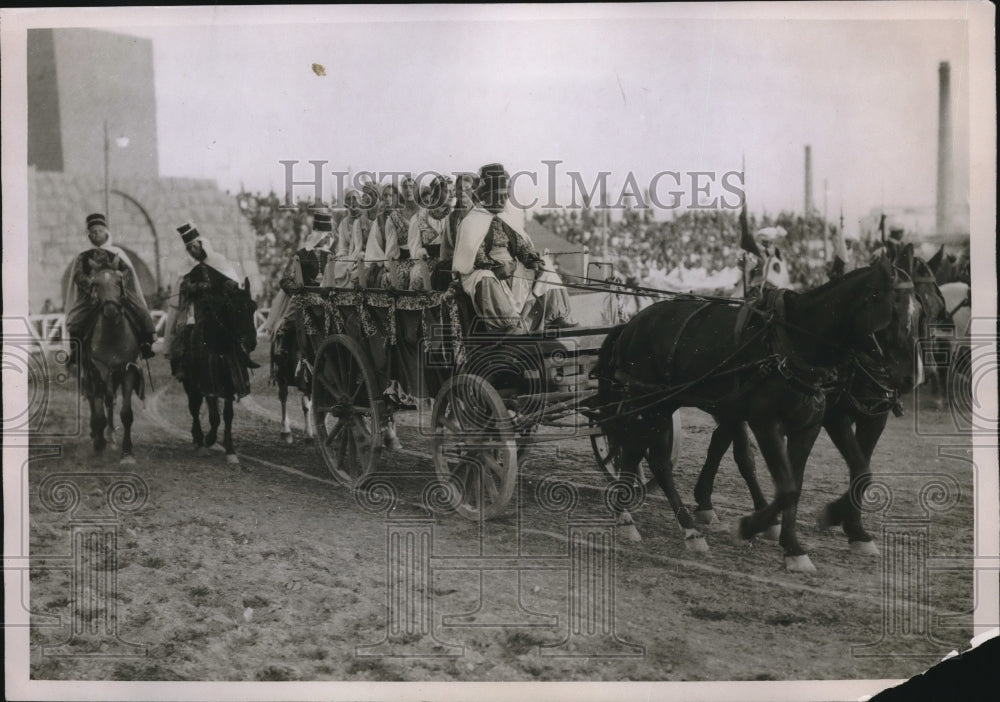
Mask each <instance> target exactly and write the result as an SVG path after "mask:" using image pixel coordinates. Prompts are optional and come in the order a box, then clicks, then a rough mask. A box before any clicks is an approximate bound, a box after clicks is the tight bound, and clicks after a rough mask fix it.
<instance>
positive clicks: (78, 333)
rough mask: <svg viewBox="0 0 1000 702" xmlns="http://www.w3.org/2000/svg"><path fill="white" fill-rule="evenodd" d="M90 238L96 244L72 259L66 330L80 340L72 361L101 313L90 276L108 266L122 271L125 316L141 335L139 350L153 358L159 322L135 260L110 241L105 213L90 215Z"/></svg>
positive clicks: (88, 235) (67, 296) (145, 356)
mask: <svg viewBox="0 0 1000 702" xmlns="http://www.w3.org/2000/svg"><path fill="white" fill-rule="evenodd" d="M87 237H88V238H89V239H90V243H91V244H93V246H92V247H91V248H89V249H87V250H86V251H84V252H83V253H81V254H80V255H78V256H77V257H76V259H75V260H74V261H73V265H72V268H71V270H70V275H69V281H68V283H67V288H66V294H65V307H64V309H65V310H66V331H67V332H68V333H69V336H70V338H71V339H74V340H76V341H77V342H78V343H77V344H73V348H72V350H71V357H70V363H75V362H76V355H77V348H79V347H82V344H83V342H84V340H85V338H86V336H87V335H88V334H89V333H90V330H91V328H92V327H93V324H94V321H95V315H96V313H97V312H98V306H97V305H95V304H94V302H93V301H92V299H91V297H90V285H91V278H92V276H93V275H94V274H95V273H97V271H100V270H103V269H107V268H110V269H112V270H116V271H120V272H121V273H122V282H123V283H124V293H125V294H124V295H123V297H122V307H123V308H124V311H125V317H126V318H127V319H128V321H129V323H130V324H131V325H132V329H133V330H134V331H135V333H136V336H137V337H138V340H139V353H140V354H141V355H142V357H143V358H152V357H153V355H154V354H153V348H152V346H153V341H154V339H155V338H156V323H155V322H154V321H153V318H152V316H150V314H149V309H148V308H147V307H146V300H145V298H144V297H143V295H142V290H141V289H140V288H139V281H138V278H137V276H136V274H135V268H133V266H132V262H131V261H130V260H129V257H128V256H127V255H126V254H125V252H124V251H122V250H121V249H120V248H118V247H117V246H113V245H112V243H111V232H110V231H109V230H108V222H107V219H105V217H104V215H103V214H90V215H87Z"/></svg>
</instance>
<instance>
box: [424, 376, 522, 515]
mask: <svg viewBox="0 0 1000 702" xmlns="http://www.w3.org/2000/svg"><path fill="white" fill-rule="evenodd" d="M431 422H432V425H433V427H434V438H433V440H432V451H433V459H434V469H435V471H436V472H437V475H438V478H439V479H440V480H441V481H442V482H445V483H447V484H449V485H450V486H451V487H450V489H451V491H452V505H453V506H454V508H455V511H456V512H457V513H458V514H459V515H461V516H463V517H465V518H466V519H471V520H480V519H491V518H493V517H496V516H498V515H499V514H501V513H502V512H503V510H504V508H505V507H506V506H507V503H508V502H509V501H510V498H511V497H512V496H513V494H514V488H515V485H516V483H517V441H516V438H515V434H514V428H513V424H512V422H511V418H510V413H509V412H508V411H507V408H506V406H505V405H504V402H503V399H502V398H501V397H500V394H499V393H498V392H497V391H496V389H495V388H494V387H493V386H492V385H491V384H490V383H489V382H487V381H486V380H485V379H484V378H482V377H481V376H478V375H473V374H471V373H462V374H459V375H455V376H452V377H451V378H449V379H448V380H447V381H446V382H445V384H444V385H443V386H442V387H441V390H440V391H439V392H438V394H437V397H436V398H435V400H434V409H433V411H432V413H431Z"/></svg>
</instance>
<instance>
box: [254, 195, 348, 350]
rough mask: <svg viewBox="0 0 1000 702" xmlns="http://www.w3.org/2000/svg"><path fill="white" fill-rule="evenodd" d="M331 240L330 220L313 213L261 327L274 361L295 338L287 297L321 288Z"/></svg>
mask: <svg viewBox="0 0 1000 702" xmlns="http://www.w3.org/2000/svg"><path fill="white" fill-rule="evenodd" d="M332 236H333V218H332V217H331V216H330V214H328V213H326V212H314V213H313V217H312V231H311V232H310V233H309V236H308V237H306V240H305V243H303V245H302V248H301V249H299V250H298V251H296V252H295V253H294V254H293V255H292V260H291V261H290V262H289V264H288V267H287V269H286V273H287V275H285V276H284V277H282V278H281V280H280V281H279V283H278V285H279V286H280V287H281V290H280V291H279V292H278V294H277V295H275V296H274V300H273V301H272V303H271V311H270V312H269V313H268V316H267V322H266V323H265V324H264V326H263V327H261V332H262V333H266V334H268V335H269V336H272V337H273V338H274V339H275V348H274V355H275V357H276V358H280V357H282V356H284V355H287V354H288V353H289V349H290V348H291V337H293V336H294V335H295V328H294V323H293V320H292V313H293V307H292V304H291V296H292V295H294V294H296V293H298V292H300V291H301V290H302V288H303V286H310V287H315V286H318V285H320V284H322V282H323V272H324V271H325V270H326V266H327V263H328V262H329V259H330V243H331V238H332Z"/></svg>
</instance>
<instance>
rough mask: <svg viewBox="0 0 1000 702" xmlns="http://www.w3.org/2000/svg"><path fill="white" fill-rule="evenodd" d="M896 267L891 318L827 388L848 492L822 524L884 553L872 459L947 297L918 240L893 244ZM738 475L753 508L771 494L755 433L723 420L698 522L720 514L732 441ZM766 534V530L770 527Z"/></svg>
mask: <svg viewBox="0 0 1000 702" xmlns="http://www.w3.org/2000/svg"><path fill="white" fill-rule="evenodd" d="M893 253H894V255H895V261H894V263H895V266H896V269H897V272H898V274H899V275H898V277H897V282H896V283H895V285H894V288H895V293H894V294H895V300H894V303H893V313H892V321H891V322H890V324H889V326H887V327H886V328H885V329H882V330H880V331H878V332H876V334H875V343H874V344H873V347H872V348H871V349H870V350H869V351H868V352H864V353H857V354H855V355H853V356H852V357H851V358H850V359H849V360H848V361H847V363H845V364H844V365H843V366H842V367H841V368H840V369H838V382H837V383H836V384H835V385H834V386H832V387H831V388H829V391H828V392H827V396H826V410H825V412H824V415H823V428H824V429H825V430H826V432H827V434H828V435H829V436H830V438H831V440H832V441H833V443H834V445H835V446H836V447H837V449H838V450H839V451H840V453H841V455H842V456H843V457H844V460H845V461H846V462H847V466H848V469H849V471H850V485H849V488H848V491H847V492H846V493H844V495H842V496H841V497H839V498H838V499H837V500H835V501H833V502H831V503H830V504H828V505H827V506H826V507H825V509H824V510H823V513H822V515H821V516H820V519H819V523H820V526H821V527H824V528H826V527H831V526H842V528H843V530H844V533H845V534H846V535H847V538H848V542H849V545H850V548H851V551H852V552H854V553H857V554H861V555H878V549H877V548H876V547H875V544H874V541H873V540H872V537H871V536H870V535H869V534H868V533H867V532H866V531H865V529H864V527H863V525H862V523H861V510H860V507H861V504H862V503H861V498H862V496H863V495H864V492H865V489H866V488H867V487H868V485H869V484H870V482H871V472H870V464H871V457H872V454H873V453H874V450H875V445H876V444H877V443H878V440H879V438H880V437H881V435H882V432H883V431H884V429H885V425H886V421H887V419H888V415H889V412H890V411H893V412H899V411H901V410H900V409H899V405H898V399H897V398H898V396H899V395H903V394H906V393H908V392H910V391H911V390H912V389H913V388H914V386H915V385H916V384H918V383H919V382H920V381H921V378H920V375H921V368H920V366H919V356H918V354H917V351H918V349H917V342H918V341H919V340H920V339H926V338H927V337H928V336H929V327H928V324H929V322H933V321H934V320H936V319H938V318H939V317H940V316H941V314H942V312H943V305H944V301H943V298H942V297H941V293H940V291H939V290H938V289H937V286H936V285H935V284H934V280H933V278H930V277H929V272H928V271H927V270H926V268H925V264H924V263H923V262H922V261H920V260H919V259H915V258H914V256H913V246H912V245H907V246H905V247H903V248H902V249H899V250H898V251H897V250H895V249H894V250H893ZM730 444H733V446H734V450H733V457H734V459H735V460H736V464H737V467H738V468H739V471H740V474H741V475H742V476H743V479H744V480H745V481H746V484H747V487H748V488H749V489H750V495H751V498H752V499H753V502H754V508H755V509H762V508H763V507H764V506H765V505H766V504H767V502H766V500H765V499H764V496H763V494H762V492H761V488H760V485H759V484H758V483H757V478H756V471H755V467H754V461H753V456H752V454H751V453H750V449H749V435H748V432H747V427H746V425H745V424H742V423H741V424H739V425H737V426H735V427H732V426H728V425H723V424H720V425H719V427H718V428H717V429H716V430H715V432H714V433H713V434H712V439H711V442H710V443H709V450H708V455H707V457H706V459H705V465H704V467H703V468H702V470H701V473H700V474H699V476H698V483H697V485H696V486H695V500H696V502H697V508H696V511H695V513H694V517H695V521H696V522H700V523H703V524H711V523H712V522H714V521H715V510H714V508H713V506H712V487H713V482H714V480H715V475H716V473H717V472H718V469H719V463H720V461H721V459H722V456H723V455H724V454H725V452H726V450H727V449H728V448H729V445H730ZM765 533H766V532H765Z"/></svg>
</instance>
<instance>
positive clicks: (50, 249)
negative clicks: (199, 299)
mask: <svg viewBox="0 0 1000 702" xmlns="http://www.w3.org/2000/svg"><path fill="white" fill-rule="evenodd" d="M109 190H110V195H109V199H108V202H109V210H110V211H109V212H108V213H107V215H108V221H109V228H110V229H111V235H112V240H113V241H114V243H115V244H117V245H118V246H121V247H123V248H125V249H127V250H128V251H130V252H131V253H132V254H133V258H134V261H133V262H134V263H135V264H136V267H137V269H139V278H140V282H141V284H142V286H143V292H144V293H145V294H146V296H147V297H148V298H152V297H154V296H155V294H156V292H157V290H156V286H157V282H158V284H159V287H160V288H161V289H162V290H164V291H166V290H167V289H171V290H176V287H177V277H178V276H177V271H178V270H179V269H181V268H182V267H183V266H184V264H185V261H186V260H187V254H186V253H185V251H184V247H183V244H182V242H181V240H180V237H179V236H178V234H177V227H179V226H180V225H182V224H184V223H185V222H189V221H190V222H193V223H194V224H195V225H196V226H197V227H198V230H199V231H200V232H201V233H202V234H203V235H204V236H205V237H206V238H210V239H211V241H212V245H213V246H214V247H215V249H216V250H217V251H218V252H220V253H222V254H223V255H225V256H226V257H227V258H229V260H230V261H232V262H233V263H235V264H237V265H238V266H239V267H240V268H241V270H242V272H243V274H244V275H246V276H247V277H249V278H250V286H251V291H253V292H254V293H256V292H257V291H259V289H260V274H259V271H258V269H257V261H256V242H255V240H254V235H253V232H252V231H251V229H250V226H249V224H248V223H247V222H246V219H245V218H244V217H243V215H242V213H241V212H240V210H239V207H238V206H237V204H236V197H235V195H231V194H229V193H226V192H225V191H222V190H220V189H219V188H218V186H217V185H216V184H215V182H214V181H212V180H203V179H193V178H148V179H142V178H129V179H115V178H113V177H112V179H111V181H110V187H109ZM103 211H104V178H103V175H102V174H97V173H95V174H94V175H72V174H67V173H59V172H42V171H37V170H36V169H34V168H30V169H29V172H28V222H27V232H28V242H29V243H28V250H29V266H30V269H31V270H30V275H29V280H30V282H29V291H28V296H29V310H30V311H31V312H32V313H36V312H39V311H41V309H42V306H43V305H44V302H45V300H46V299H48V300H50V301H51V303H52V304H53V305H54V306H55V307H56V308H59V307H61V306H62V304H63V289H62V285H63V280H64V275H65V273H66V270H67V269H68V267H69V265H70V264H71V263H72V261H73V258H74V257H75V256H76V255H77V254H78V253H79V252H80V251H82V250H84V249H85V248H87V247H89V246H90V242H89V241H88V240H87V235H86V229H85V221H86V216H87V215H88V214H89V213H91V212H103ZM143 269H145V271H146V272H148V275H147V274H146V273H144V271H143Z"/></svg>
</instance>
